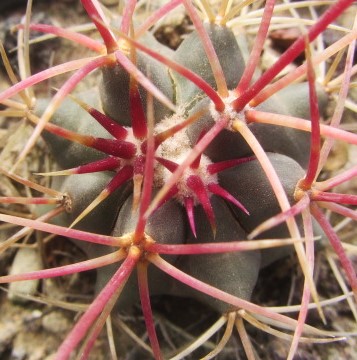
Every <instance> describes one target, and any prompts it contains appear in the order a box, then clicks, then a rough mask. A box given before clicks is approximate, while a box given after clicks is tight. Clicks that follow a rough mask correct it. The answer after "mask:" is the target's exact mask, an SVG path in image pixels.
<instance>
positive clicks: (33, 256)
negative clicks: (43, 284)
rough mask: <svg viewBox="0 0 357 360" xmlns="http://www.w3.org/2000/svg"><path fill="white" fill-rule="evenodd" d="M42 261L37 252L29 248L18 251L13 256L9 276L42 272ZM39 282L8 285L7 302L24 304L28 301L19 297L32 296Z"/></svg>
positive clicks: (20, 282) (32, 281)
mask: <svg viewBox="0 0 357 360" xmlns="http://www.w3.org/2000/svg"><path fill="white" fill-rule="evenodd" d="M42 268H43V265H42V260H41V257H40V255H39V253H38V251H37V250H35V249H30V248H22V249H19V250H18V252H17V253H16V255H15V259H14V261H13V263H12V266H11V270H10V273H9V275H14V274H23V273H28V272H30V271H37V270H42ZM38 284H39V280H28V281H17V282H13V283H10V285H9V295H8V297H9V300H11V301H12V302H16V303H22V304H24V303H26V302H27V301H28V300H27V299H25V298H23V297H22V296H21V295H34V294H35V293H36V291H37V288H38Z"/></svg>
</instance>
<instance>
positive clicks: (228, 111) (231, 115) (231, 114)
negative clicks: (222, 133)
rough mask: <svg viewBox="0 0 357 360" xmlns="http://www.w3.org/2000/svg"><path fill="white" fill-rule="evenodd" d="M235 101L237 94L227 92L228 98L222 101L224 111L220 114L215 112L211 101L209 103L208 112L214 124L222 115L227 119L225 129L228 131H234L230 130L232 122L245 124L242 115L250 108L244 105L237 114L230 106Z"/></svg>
mask: <svg viewBox="0 0 357 360" xmlns="http://www.w3.org/2000/svg"><path fill="white" fill-rule="evenodd" d="M236 99H237V94H235V93H234V92H233V91H229V96H227V97H226V98H224V99H222V100H223V102H224V106H225V107H224V111H222V112H219V111H217V110H216V106H215V104H214V102H213V101H211V102H210V104H209V111H210V114H211V116H212V118H213V120H214V121H215V122H217V121H218V120H219V119H220V118H221V117H222V116H224V115H225V116H226V117H228V119H229V122H228V124H227V126H226V129H227V130H230V131H235V130H233V128H232V124H233V121H236V120H240V121H242V122H244V123H245V124H246V120H245V115H244V113H245V112H246V111H247V110H249V109H250V106H249V105H246V106H245V107H244V109H243V110H241V111H239V112H237V111H235V110H234V109H233V107H232V105H231V104H232V102H233V101H234V100H236Z"/></svg>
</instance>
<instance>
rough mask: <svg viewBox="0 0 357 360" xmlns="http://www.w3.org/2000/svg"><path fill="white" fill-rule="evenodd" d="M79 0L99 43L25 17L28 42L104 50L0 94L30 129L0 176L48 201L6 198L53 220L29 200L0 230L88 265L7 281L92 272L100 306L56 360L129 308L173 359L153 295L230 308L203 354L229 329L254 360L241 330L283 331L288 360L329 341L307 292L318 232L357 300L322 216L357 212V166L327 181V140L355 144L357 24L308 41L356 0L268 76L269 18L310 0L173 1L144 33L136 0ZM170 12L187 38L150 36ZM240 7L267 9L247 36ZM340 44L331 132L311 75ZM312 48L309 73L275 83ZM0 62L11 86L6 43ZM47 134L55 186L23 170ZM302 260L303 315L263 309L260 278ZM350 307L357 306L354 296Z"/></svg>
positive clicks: (327, 99)
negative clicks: (109, 5)
mask: <svg viewBox="0 0 357 360" xmlns="http://www.w3.org/2000/svg"><path fill="white" fill-rule="evenodd" d="M81 3H82V5H83V8H84V9H85V11H86V13H87V15H88V17H89V19H90V21H91V22H92V24H93V25H94V26H95V27H96V29H97V31H98V32H99V34H100V36H101V40H93V39H92V38H90V37H89V36H86V35H83V34H80V33H77V32H74V31H72V30H70V29H63V28H59V27H56V26H52V25H45V24H34V23H31V21H30V20H29V18H30V16H27V20H26V21H24V24H22V25H19V26H18V28H19V31H20V32H21V31H22V32H24V34H25V39H26V36H28V33H29V32H30V30H33V31H41V32H44V33H48V34H54V35H56V36H60V37H64V38H67V39H70V40H71V41H73V42H74V43H75V44H77V45H78V46H84V47H85V48H89V49H90V50H91V51H94V52H96V54H95V56H91V57H87V58H83V59H78V60H71V61H69V62H66V63H64V64H60V65H56V66H53V67H52V68H49V69H47V70H44V71H42V72H39V73H38V74H35V75H30V74H26V71H27V68H28V64H27V65H26V64H25V65H24V71H23V74H25V75H23V74H22V79H21V80H20V81H19V82H17V83H15V84H14V85H13V86H11V87H9V88H8V89H7V90H5V91H3V92H2V93H1V94H0V102H1V103H3V104H4V105H5V106H6V109H5V110H4V111H3V112H4V113H3V114H4V115H8V116H18V117H23V118H25V119H26V121H28V122H30V123H32V124H33V126H34V130H33V133H32V134H31V136H30V139H29V140H28V141H27V143H26V144H25V146H24V148H23V149H22V150H21V151H20V153H19V156H18V159H17V162H16V164H15V165H14V167H13V168H12V169H11V170H9V169H5V168H1V172H2V173H3V174H4V175H6V176H7V177H8V178H11V179H13V180H14V181H16V182H19V183H22V184H24V185H25V186H26V187H30V188H33V189H35V190H36V191H39V192H40V193H43V194H44V196H43V197H38V198H37V197H36V198H35V197H28V198H25V199H24V198H22V197H21V198H20V197H10V196H6V197H5V196H4V197H3V198H1V199H2V200H1V201H2V202H3V203H16V202H18V203H24V204H34V205H36V204H43V205H47V206H46V210H45V212H43V207H38V209H37V208H36V207H35V210H33V211H34V214H35V215H36V216H37V217H38V218H37V219H36V220H30V219H27V218H25V217H18V216H13V215H8V214H1V215H0V220H1V221H4V222H8V223H12V224H17V225H21V226H23V227H24V229H23V230H20V234H19V236H17V235H15V236H12V237H10V238H9V239H7V240H6V241H5V242H4V243H3V245H2V250H3V251H5V250H6V249H8V248H10V247H11V246H12V245H13V244H14V243H15V242H17V241H18V240H19V239H20V238H21V235H24V234H26V233H27V232H28V231H29V230H30V229H34V230H38V231H44V232H48V233H51V234H54V235H60V236H65V237H67V238H69V239H71V240H72V241H73V242H74V243H75V244H76V245H77V246H78V247H79V248H81V249H82V250H83V252H84V253H85V254H86V256H87V258H88V260H86V261H83V262H78V263H73V264H70V265H64V266H61V267H57V268H51V269H44V270H37V271H32V272H27V273H22V274H10V275H6V276H3V277H1V278H0V282H2V283H6V282H14V281H23V280H33V279H44V278H48V277H56V276H61V275H66V274H72V273H76V272H83V271H86V270H90V269H97V277H96V285H95V293H96V295H95V298H94V300H93V301H92V303H91V304H90V305H89V306H88V308H87V310H86V311H85V312H84V314H83V315H82V316H81V318H80V319H79V320H78V322H77V323H76V324H75V326H74V327H73V329H72V331H71V332H70V333H69V334H68V335H67V337H66V339H65V340H64V342H63V343H62V345H61V346H60V348H59V349H58V352H57V359H68V358H70V356H71V354H72V353H73V352H74V351H75V350H76V348H77V347H79V346H80V345H81V347H80V350H79V354H80V355H79V356H81V358H87V357H88V356H89V354H90V351H91V349H92V347H93V344H94V343H95V339H96V338H97V337H98V335H99V333H100V331H101V329H102V328H103V326H104V325H105V322H106V320H107V318H108V316H109V315H110V313H111V312H113V313H120V312H123V311H129V312H130V310H131V309H132V308H133V306H135V305H137V304H139V303H141V308H142V311H143V315H144V321H145V325H146V329H147V334H148V339H149V340H150V345H151V349H152V355H153V356H154V358H156V359H162V358H167V357H170V356H171V355H169V353H167V350H166V348H165V346H163V345H162V342H163V341H164V340H163V339H162V338H161V337H158V335H157V330H156V328H155V320H154V315H153V312H152V309H151V299H152V298H153V297H155V299H160V298H161V297H170V298H172V299H181V298H182V301H187V299H193V300H194V301H197V302H199V303H202V304H205V305H206V306H207V308H209V309H212V311H214V312H216V313H218V314H220V316H221V317H220V321H221V325H220V327H222V326H223V325H224V324H225V323H227V328H226V331H225V334H224V336H223V338H222V340H221V341H220V342H219V344H218V345H217V347H216V348H215V349H213V350H212V351H211V352H210V353H209V354H208V355H207V356H206V358H213V357H215V356H216V355H217V354H218V353H219V352H220V351H221V350H222V348H224V345H225V343H226V342H227V341H228V339H229V337H230V335H231V333H232V327H233V324H235V326H236V328H237V330H238V333H239V336H240V338H241V342H242V348H243V349H244V352H245V354H246V356H247V358H248V359H254V358H255V357H256V356H257V355H256V350H254V346H253V345H252V343H251V341H250V340H249V337H248V336H247V334H246V331H245V328H244V323H243V320H246V321H247V322H250V323H251V324H253V325H254V326H256V327H258V328H260V329H263V330H264V331H267V332H268V333H272V334H275V335H276V334H278V336H279V337H285V338H288V339H290V340H291V345H290V349H289V350H288V351H287V353H286V354H285V355H284V356H286V358H288V359H292V358H293V357H294V356H295V354H296V352H297V349H298V346H299V343H300V341H306V337H310V338H311V342H314V341H316V342H329V341H331V336H332V334H331V333H330V332H328V331H325V330H319V329H316V328H312V327H309V326H308V325H306V317H307V314H308V309H309V306H310V301H312V302H313V303H314V304H315V307H316V308H317V310H318V313H319V315H320V317H321V318H322V319H323V320H325V317H324V312H323V308H322V305H321V301H320V300H319V294H318V291H317V289H316V284H315V282H314V252H315V240H316V239H317V238H318V239H320V240H321V241H320V242H321V244H322V245H321V247H329V246H332V248H333V249H334V250H335V252H336V254H337V256H338V259H339V261H340V263H341V265H342V268H343V270H344V274H345V275H346V278H347V281H348V283H349V286H350V287H351V289H352V292H353V294H354V296H355V298H356V296H357V278H356V273H355V270H354V265H353V262H352V260H351V259H350V258H349V257H348V256H347V250H346V245H344V244H343V243H342V242H341V241H340V239H339V238H338V236H337V233H336V232H335V231H334V229H333V226H332V225H331V223H330V222H329V220H328V219H327V217H326V215H325V210H326V209H328V210H329V211H332V212H335V213H337V214H340V215H342V216H344V217H347V218H351V219H353V220H355V219H356V215H355V212H354V211H353V210H352V209H351V208H350V207H346V206H345V205H356V202H357V198H356V195H354V194H347V193H346V194H343V193H339V192H334V191H330V190H331V189H332V188H333V187H335V186H338V185H340V184H343V183H346V182H348V181H350V180H351V179H353V178H354V177H355V174H356V168H355V166H354V167H353V166H352V167H350V168H349V169H346V170H344V171H343V172H342V173H341V174H338V175H335V176H332V177H331V178H330V179H323V180H321V170H322V167H323V165H324V164H325V163H326V161H327V159H328V156H329V153H330V149H331V147H332V144H333V141H334V140H336V139H338V140H342V141H344V142H345V143H348V144H352V145H356V144H357V136H356V135H355V134H353V133H352V132H348V131H345V130H343V129H340V128H339V123H340V121H341V118H342V115H343V105H344V104H345V102H346V98H347V94H348V88H349V84H350V82H351V76H352V73H353V67H352V64H353V53H354V46H355V39H356V27H354V28H353V29H352V30H350V31H349V32H348V33H347V35H344V36H343V37H341V39H339V40H338V41H336V42H335V43H333V44H332V45H330V47H328V48H326V49H325V50H324V51H322V52H321V53H319V52H316V51H315V50H313V46H314V44H315V41H316V39H317V38H319V37H320V35H321V34H323V32H324V31H325V30H326V29H327V28H328V27H329V26H330V25H331V24H332V23H333V22H334V21H335V20H336V19H337V18H338V17H339V16H340V15H341V14H342V13H343V12H344V11H345V10H346V9H348V7H349V6H350V5H351V4H352V3H353V1H347V0H339V1H336V2H335V3H333V4H331V5H330V7H328V8H327V9H326V10H325V11H322V12H321V15H320V17H319V18H317V19H315V20H314V21H313V23H312V25H311V26H310V27H309V28H306V29H303V30H302V31H301V35H299V36H298V37H297V38H296V40H295V41H294V42H293V43H292V45H291V46H290V47H288V49H287V50H286V51H285V52H283V54H282V55H281V57H280V58H278V59H277V60H276V62H275V63H274V64H273V65H272V66H271V67H270V68H268V69H267V70H264V71H262V70H261V69H260V57H261V54H262V52H263V50H264V44H265V42H266V40H267V38H268V33H269V32H268V31H269V25H271V24H273V23H274V21H273V20H274V11H275V12H278V11H279V10H280V8H282V9H286V8H287V9H289V7H288V5H290V6H291V9H295V7H299V5H301V4H300V3H299V2H297V3H291V4H290V3H289V2H287V3H285V2H283V3H279V4H275V1H273V0H267V1H266V2H265V4H264V6H263V7H262V8H261V9H260V10H259V9H255V10H254V5H252V7H249V6H250V5H247V6H248V7H245V5H244V4H237V5H236V6H233V4H232V3H231V2H222V4H221V6H220V7H216V6H215V5H213V4H212V5H209V4H207V3H206V2H204V1H202V2H201V1H197V4H196V2H193V1H189V0H182V1H180V0H172V1H168V2H167V3H165V4H163V5H160V7H158V8H157V9H156V10H155V11H153V12H152V14H150V15H148V16H147V17H146V19H145V20H144V21H143V22H142V23H141V24H140V25H139V21H138V20H137V18H138V19H139V18H140V19H142V17H139V16H138V15H137V13H138V14H140V11H139V9H138V10H136V7H137V4H136V1H127V3H126V5H125V6H124V8H123V11H122V13H121V14H120V16H118V15H117V14H114V13H109V12H108V11H107V9H106V8H104V6H103V5H101V4H100V3H99V2H98V1H97V0H82V1H81ZM248 4H249V2H248ZM309 6H312V5H310V4H309ZM176 8H179V9H180V8H182V9H184V10H183V11H184V12H185V13H186V15H187V17H188V18H189V19H190V21H191V22H192V24H193V31H192V32H191V33H190V34H188V35H187V36H186V37H185V38H184V40H183V41H182V43H181V44H180V45H179V47H178V48H177V49H170V48H168V47H167V46H165V44H162V43H159V41H158V40H157V39H156V38H155V36H154V35H153V33H152V32H151V31H150V30H149V29H150V28H152V27H153V26H154V24H155V23H156V22H158V21H160V20H162V19H163V18H165V16H168V15H170V14H171V13H172V12H173V11H174V10H175V9H176ZM242 9H248V10H249V9H250V10H251V11H252V12H254V11H258V12H259V14H260V15H259V16H261V21H260V22H259V27H258V29H257V30H256V38H255V41H254V43H253V44H250V42H249V36H248V35H242V34H241V33H239V34H238V31H237V30H236V28H235V26H234V24H235V21H239V14H240V15H241V16H242V15H244V11H245V10H244V11H243V12H242ZM27 14H28V15H29V14H30V7H28V12H27ZM237 19H238V20H237ZM272 19H273V20H272ZM318 41H319V40H318ZM320 42H321V41H320ZM319 44H320V43H319ZM26 46H28V42H27V41H26V40H25V46H24V47H25V49H26ZM249 48H251V50H250V52H248V53H247V49H249ZM345 48H347V49H348V50H347V57H346V59H345V68H344V70H340V71H341V75H340V78H341V80H340V88H341V90H340V92H339V94H338V96H337V101H336V103H337V105H336V107H335V109H334V112H333V115H332V119H331V120H330V122H329V123H322V121H321V119H326V118H327V117H328V116H329V114H328V113H327V108H328V107H329V106H331V96H332V95H331V94H334V91H336V90H333V89H332V87H330V86H329V82H328V81H325V82H323V81H319V79H317V77H316V75H315V72H316V66H317V64H319V63H321V62H323V61H325V60H326V59H330V58H332V57H333V56H334V54H336V53H338V54H339V52H341V51H343V49H345ZM301 53H304V54H305V61H304V63H303V64H301V65H299V66H296V67H295V70H294V71H291V72H289V73H287V74H286V75H284V76H281V77H280V78H277V77H278V76H279V74H281V72H282V70H284V69H285V68H286V67H287V66H288V65H290V64H292V63H293V62H294V61H295V59H296V58H297V57H298V56H299V55H300V54H301ZM2 56H3V60H4V63H5V66H6V68H7V72H8V74H9V76H10V78H12V79H13V80H14V77H15V75H13V73H12V70H11V68H10V66H9V63H8V61H7V57H6V54H5V52H4V51H2ZM23 56H24V57H25V59H26V51H24V54H23ZM338 56H339V55H338ZM337 61H338V58H337V60H336V61H335V62H333V63H332V65H331V66H330V68H331V70H330V72H333V71H334V70H333V69H334V67H335V68H336V67H337ZM25 62H26V61H25ZM94 70H97V71H96V72H98V73H99V75H98V76H96V77H95V84H94V85H93V86H92V87H91V88H90V89H87V90H85V91H73V90H74V89H75V88H76V87H77V85H79V84H80V83H81V82H82V81H83V79H84V78H85V77H87V76H89V74H90V73H92V72H93V71H94ZM70 71H75V72H74V74H73V75H71V76H70V77H69V78H68V79H67V80H66V81H65V82H64V83H63V85H62V86H61V87H60V88H59V89H58V90H57V92H56V94H55V95H54V96H53V97H46V96H38V97H36V98H34V97H33V96H32V95H31V94H32V91H33V90H32V87H33V86H35V85H36V84H38V83H42V82H44V81H45V80H47V79H51V78H52V77H54V76H55V75H59V74H62V73H64V72H70ZM328 74H329V75H331V74H330V73H328ZM302 78H303V80H301V79H302ZM336 78H337V77H336ZM326 79H327V75H326V78H325V80H326ZM296 80H299V81H296ZM14 81H15V80H14ZM71 93H72V94H71ZM18 95H20V96H21V98H20V100H19V98H18V97H17V96H18ZM330 113H331V111H330ZM40 136H41V137H42V139H43V140H44V142H45V144H46V148H47V149H48V150H49V152H50V154H51V157H52V158H53V159H54V162H55V163H56V166H57V169H56V170H55V171H51V172H46V173H41V174H39V175H40V176H46V177H49V178H50V179H51V186H49V187H44V186H42V185H39V184H37V183H36V182H33V181H30V180H28V179H24V178H23V177H21V176H19V175H15V173H16V169H17V168H19V167H21V164H22V163H23V162H24V161H25V160H26V158H27V157H28V156H29V154H30V153H31V149H33V147H34V145H35V144H36V142H37V141H38V139H39V137H40ZM322 139H323V140H322ZM325 139H326V140H325ZM319 176H320V177H319ZM54 204H55V205H54ZM48 207H51V209H50V210H49V209H48ZM40 208H41V209H42V210H41V209H40ZM294 254H295V255H296V258H297V259H298V260H297V262H298V263H299V266H300V268H301V271H302V273H303V276H304V288H303V290H302V294H301V303H300V305H299V307H298V319H297V320H294V319H293V318H290V317H289V316H286V315H284V313H283V311H282V312H279V310H272V309H269V308H268V307H264V306H263V305H262V304H256V303H253V302H252V299H254V291H255V288H256V284H257V281H258V280H259V276H260V273H261V272H262V270H264V269H265V268H266V267H267V266H269V265H271V264H274V263H275V262H276V261H277V260H279V259H282V258H284V257H286V256H293V255H294ZM349 301H350V304H351V306H352V309H353V310H352V311H355V310H354V306H355V305H354V303H353V301H354V300H353V299H352V298H350V297H349ZM216 331H217V330H216ZM337 336H338V335H337ZM337 339H340V337H338V338H337ZM197 344H198V345H197V346H199V344H200V341H198V342H197ZM197 346H196V347H197ZM194 350H195V345H191V346H187V348H186V349H184V350H183V351H177V352H178V354H177V355H176V356H175V357H174V358H175V359H179V358H184V357H185V358H186V357H187V356H189V355H190V353H191V352H193V351H194ZM140 356H143V355H140ZM192 356H193V358H195V356H197V355H195V353H193V355H192Z"/></svg>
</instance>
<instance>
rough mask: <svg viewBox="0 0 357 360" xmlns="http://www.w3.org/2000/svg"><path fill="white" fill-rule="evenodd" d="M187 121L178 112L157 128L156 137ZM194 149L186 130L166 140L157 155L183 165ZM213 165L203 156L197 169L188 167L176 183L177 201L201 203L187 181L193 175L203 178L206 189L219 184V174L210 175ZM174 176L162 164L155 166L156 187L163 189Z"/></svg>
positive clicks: (164, 120) (181, 113)
mask: <svg viewBox="0 0 357 360" xmlns="http://www.w3.org/2000/svg"><path fill="white" fill-rule="evenodd" d="M183 121H185V117H184V116H183V111H182V112H180V111H179V112H177V113H176V114H174V115H172V116H171V117H167V118H165V119H163V120H162V121H161V122H160V123H159V124H157V125H156V126H155V135H156V134H159V133H161V132H163V131H165V130H167V129H170V128H172V127H173V126H175V125H178V124H180V123H182V122H183ZM191 150H192V148H191V146H190V140H189V138H188V136H187V135H186V129H185V128H184V129H182V130H180V131H179V132H177V133H176V134H174V135H172V136H170V137H169V138H168V139H167V140H165V141H164V142H163V143H162V144H161V145H160V146H159V147H158V149H157V151H156V155H157V156H158V157H161V158H163V159H166V160H170V161H172V162H174V163H176V164H178V165H180V164H182V163H183V162H184V161H185V160H186V158H187V157H188V155H189V154H190V152H191ZM209 164H212V161H211V160H210V159H209V158H208V156H206V155H204V154H202V155H201V160H200V165H199V167H198V168H197V169H191V168H190V167H188V168H187V169H186V170H185V171H184V173H183V174H182V176H181V178H180V179H179V180H178V182H177V183H176V185H177V187H178V189H179V192H178V194H177V195H176V199H177V200H178V201H179V202H180V203H181V204H184V198H185V197H192V198H193V199H194V203H195V205H197V204H198V203H199V202H198V200H197V197H196V194H195V193H194V192H193V191H192V190H191V189H190V188H189V187H188V186H187V185H186V182H187V179H188V178H189V177H190V176H191V175H197V176H199V177H200V178H201V180H202V182H203V184H204V186H205V187H207V185H208V184H210V183H215V184H218V177H217V174H213V175H212V174H210V173H209V172H208V170H207V166H208V165H209ZM171 176H172V173H171V172H170V171H169V170H168V169H166V168H165V167H164V166H163V165H161V164H160V163H156V165H155V176H154V182H155V186H158V187H161V186H163V185H164V184H165V183H166V182H167V181H168V180H169V178H170V177H171Z"/></svg>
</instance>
